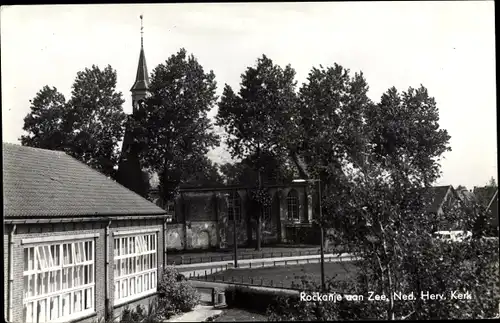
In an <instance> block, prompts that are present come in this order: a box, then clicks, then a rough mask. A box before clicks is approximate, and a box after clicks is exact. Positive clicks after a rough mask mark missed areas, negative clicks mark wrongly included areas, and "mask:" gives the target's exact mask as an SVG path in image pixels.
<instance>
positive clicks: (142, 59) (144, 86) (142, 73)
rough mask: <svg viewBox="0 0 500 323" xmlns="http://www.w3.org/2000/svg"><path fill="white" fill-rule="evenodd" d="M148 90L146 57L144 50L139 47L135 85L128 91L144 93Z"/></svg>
mask: <svg viewBox="0 0 500 323" xmlns="http://www.w3.org/2000/svg"><path fill="white" fill-rule="evenodd" d="M148 89H149V75H148V67H147V65H146V56H145V55H144V48H142V47H141V52H140V54H139V65H138V66H137V75H136V77H135V83H134V85H133V86H132V88H131V89H130V91H145V90H148Z"/></svg>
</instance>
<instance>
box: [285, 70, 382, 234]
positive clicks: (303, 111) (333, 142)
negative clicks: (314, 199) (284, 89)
mask: <svg viewBox="0 0 500 323" xmlns="http://www.w3.org/2000/svg"><path fill="white" fill-rule="evenodd" d="M367 92H368V85H367V83H366V81H365V79H364V77H363V74H362V73H355V74H354V75H353V76H351V75H350V71H349V70H348V69H346V68H344V67H342V66H341V65H338V64H335V65H334V66H331V67H323V66H320V67H319V68H312V70H311V72H310V73H309V76H308V79H307V82H306V83H304V84H303V86H302V87H301V89H300V92H299V100H300V104H299V106H298V113H297V117H296V118H295V121H296V124H297V127H295V128H296V129H298V130H297V131H295V137H290V138H291V139H293V141H295V142H292V143H291V147H292V150H291V151H292V155H293V154H298V155H299V156H301V157H302V158H301V159H302V160H303V163H302V165H301V164H297V166H298V167H299V168H307V169H302V172H303V173H305V174H307V175H309V176H310V177H312V178H313V179H316V180H320V185H321V186H322V189H321V192H322V194H321V196H319V197H318V198H320V199H322V201H323V200H324V198H325V197H328V196H331V197H332V200H331V202H335V201H336V200H335V198H333V197H334V196H338V195H339V194H344V193H345V192H344V191H345V187H344V185H345V184H344V181H345V178H346V176H348V174H346V172H347V171H348V170H349V169H351V168H353V167H354V166H356V167H358V168H359V167H361V166H362V165H363V164H364V161H365V159H366V155H367V152H368V147H369V145H368V138H369V136H368V135H367V133H368V132H369V121H367V120H366V112H367V110H368V109H369V108H371V107H372V105H373V103H372V102H371V100H370V99H369V98H368V96H367ZM292 129H293V128H292ZM297 143H298V144H297ZM295 160H297V159H295ZM311 189H317V186H316V185H314V186H313V187H311ZM338 203H339V205H338V207H339V208H340V207H342V205H341V202H340V200H338ZM323 205H324V204H323ZM315 207H316V212H315V213H316V214H319V203H315ZM323 211H324V210H323ZM323 213H324V212H323ZM324 215H325V216H324V217H323V219H316V220H323V222H324V223H321V224H322V225H323V226H325V225H327V224H326V223H325V221H324V220H326V219H328V215H327V214H324ZM319 222H321V221H319ZM325 243H326V241H325Z"/></svg>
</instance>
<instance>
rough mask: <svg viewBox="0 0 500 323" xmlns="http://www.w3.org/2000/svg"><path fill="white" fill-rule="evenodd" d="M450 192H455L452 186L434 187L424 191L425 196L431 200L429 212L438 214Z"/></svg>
mask: <svg viewBox="0 0 500 323" xmlns="http://www.w3.org/2000/svg"><path fill="white" fill-rule="evenodd" d="M449 190H453V187H452V186H451V185H445V186H432V187H428V188H426V189H425V191H424V196H426V197H427V198H429V200H430V201H431V202H430V203H431V204H430V205H429V208H428V209H427V211H428V212H430V213H437V212H438V211H439V209H440V208H441V206H442V205H443V202H444V201H445V199H446V196H447V194H448V191H449Z"/></svg>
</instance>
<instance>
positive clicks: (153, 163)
mask: <svg viewBox="0 0 500 323" xmlns="http://www.w3.org/2000/svg"><path fill="white" fill-rule="evenodd" d="M215 90H216V82H215V75H214V73H213V72H212V71H210V72H208V73H205V71H204V70H203V67H202V66H201V65H200V64H199V63H198V61H197V60H196V58H195V57H194V56H193V55H191V56H188V55H187V52H186V50H185V49H181V50H180V51H179V52H178V53H177V54H175V55H172V56H171V57H170V58H169V59H167V61H166V62H165V64H160V65H158V66H157V67H156V68H155V69H154V70H153V73H152V77H151V85H150V93H151V96H150V97H149V98H148V99H146V101H145V104H144V108H143V109H142V110H141V111H140V113H139V116H138V118H137V119H136V124H135V128H136V129H139V131H138V136H137V139H136V140H138V141H139V142H140V143H141V144H142V145H143V149H142V150H141V153H140V155H141V159H142V160H143V161H144V163H143V164H144V166H145V167H147V168H149V169H150V170H151V171H154V172H157V173H158V174H159V177H160V194H161V196H162V198H163V199H164V200H165V202H166V201H169V200H172V199H173V197H174V196H175V195H176V192H177V190H178V188H179V185H180V184H181V183H182V181H183V179H186V178H188V176H187V174H193V173H195V172H197V171H198V169H197V167H198V166H197V163H199V162H200V160H202V159H203V156H205V154H206V153H207V152H208V150H209V149H210V148H212V147H214V146H216V145H218V142H219V138H218V136H217V135H216V134H215V133H214V132H213V127H212V124H211V123H210V120H209V119H208V116H207V113H208V112H209V111H210V110H211V109H212V107H213V106H214V104H215V102H216V99H217V96H216V94H215Z"/></svg>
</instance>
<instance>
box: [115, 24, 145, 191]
mask: <svg viewBox="0 0 500 323" xmlns="http://www.w3.org/2000/svg"><path fill="white" fill-rule="evenodd" d="M140 18H141V52H140V55H139V66H138V67H137V76H136V78H135V83H134V86H132V88H131V89H130V91H131V92H132V107H133V110H132V111H133V112H132V114H131V115H129V116H128V120H127V123H126V125H125V136H124V138H123V145H122V151H121V156H120V162H119V165H118V171H117V174H116V181H117V182H118V183H120V184H122V185H123V186H125V187H127V188H128V189H130V190H132V191H134V192H136V193H137V194H139V195H141V196H143V197H146V196H147V195H148V192H149V182H148V177H147V175H146V173H145V172H144V171H143V169H142V166H141V160H140V158H139V153H140V150H141V146H140V145H139V144H138V143H136V142H135V140H134V139H135V138H134V137H135V129H134V121H139V119H140V118H141V116H140V113H138V111H139V108H140V106H141V102H143V101H144V99H145V98H147V97H148V96H149V92H148V90H149V76H148V68H147V66H146V57H145V55H144V39H143V27H142V15H141V16H140Z"/></svg>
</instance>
